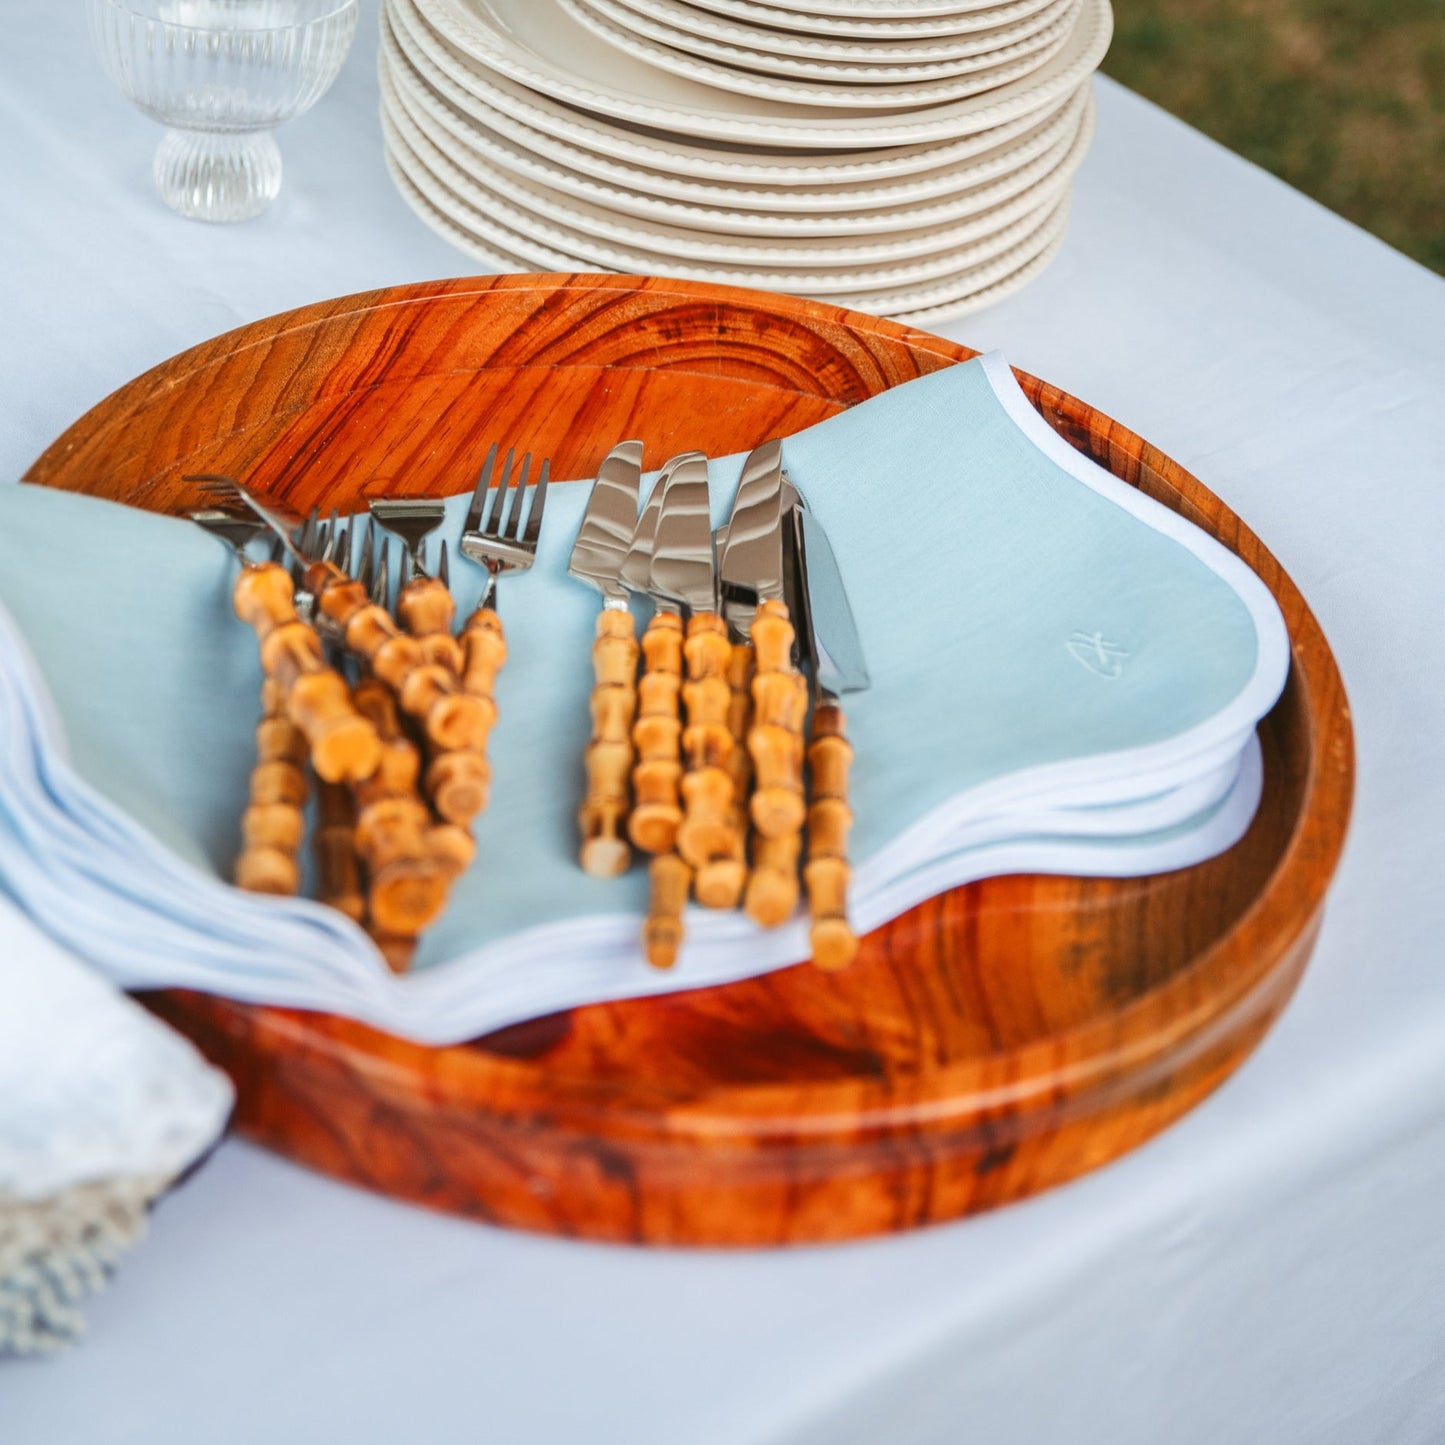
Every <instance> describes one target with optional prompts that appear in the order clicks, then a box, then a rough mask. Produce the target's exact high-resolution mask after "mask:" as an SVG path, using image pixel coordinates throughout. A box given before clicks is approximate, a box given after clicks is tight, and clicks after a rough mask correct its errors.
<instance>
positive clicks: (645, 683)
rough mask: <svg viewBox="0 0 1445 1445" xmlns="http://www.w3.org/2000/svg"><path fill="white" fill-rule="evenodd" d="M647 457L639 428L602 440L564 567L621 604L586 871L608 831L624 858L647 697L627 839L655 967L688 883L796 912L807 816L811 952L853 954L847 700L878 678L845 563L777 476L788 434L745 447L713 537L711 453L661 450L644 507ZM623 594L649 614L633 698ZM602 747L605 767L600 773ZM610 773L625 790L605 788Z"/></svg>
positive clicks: (662, 961)
mask: <svg viewBox="0 0 1445 1445" xmlns="http://www.w3.org/2000/svg"><path fill="white" fill-rule="evenodd" d="M641 464H642V455H641V447H640V445H639V444H637V443H635V442H634V443H625V444H623V446H621V447H619V448H617V449H615V450H614V452H613V453H611V454H609V457H608V458H607V461H606V462H605V463H604V466H603V467H602V468H600V469H599V476H598V480H597V482H596V483H595V484H594V488H593V493H592V496H591V497H590V498H589V501H588V506H587V510H586V513H585V514H584V518H583V523H582V526H581V527H580V528H579V531H578V536H577V541H576V544H575V545H574V548H573V554H572V562H571V564H570V570H571V571H572V573H573V575H574V576H577V577H579V578H580V579H581V580H583V581H585V582H588V583H589V584H590V585H591V586H594V587H596V588H597V589H598V590H599V591H601V592H602V594H603V597H604V599H607V601H605V602H604V614H603V615H604V617H605V616H606V609H607V608H608V607H609V606H610V608H611V609H612V610H613V611H615V612H617V614H618V621H617V622H616V623H614V624H612V628H613V630H612V632H611V634H610V635H609V646H608V647H607V649H606V663H605V682H604V663H603V661H602V660H601V659H602V658H603V656H604V652H603V648H602V641H603V633H602V630H601V629H602V625H603V624H602V623H601V622H599V633H598V643H597V645H595V646H594V665H595V666H596V667H597V673H596V676H597V689H598V690H597V691H594V698H593V718H594V727H593V735H592V741H591V742H590V743H589V746H588V755H587V773H588V793H587V799H586V801H585V802H584V804H583V808H582V811H581V813H580V815H579V816H580V819H581V821H582V828H583V844H582V847H583V859H584V867H586V866H587V859H588V856H589V855H588V849H589V847H590V846H595V843H596V840H598V839H605V840H606V842H607V845H608V847H609V849H610V852H609V855H608V862H609V868H608V870H607V871H609V872H612V871H621V869H622V868H624V867H625V866H626V855H625V852H623V851H622V845H621V838H622V830H623V825H622V819H621V816H620V813H621V811H622V810H624V809H625V808H626V806H627V799H626V795H625V792H624V790H623V789H622V787H621V786H620V777H621V771H620V770H621V767H622V765H623V761H624V760H625V758H626V755H627V753H626V743H625V741H624V740H623V739H622V737H621V733H622V729H623V723H622V719H623V718H624V717H625V716H627V715H629V714H631V713H632V710H633V709H634V707H635V721H634V722H633V725H632V735H631V741H632V745H633V758H634V762H633V767H632V790H631V791H632V801H631V812H630V816H629V817H628V820H627V833H628V836H629V837H630V838H631V841H632V842H633V843H634V844H635V845H636V846H637V847H638V848H639V849H640V850H641V851H643V852H646V853H650V854H652V855H653V856H652V861H651V863H650V865H649V875H650V879H651V900H650V904H649V909H648V915H647V919H646V922H645V924H644V928H643V949H644V952H645V954H646V956H647V958H648V960H649V962H651V963H653V964H654V965H655V966H658V967H668V966H670V965H671V964H672V963H673V962H674V961H675V959H676V956H677V952H678V948H679V946H680V943H681V939H682V915H683V909H684V906H685V904H686V902H687V899H688V897H689V896H692V897H693V898H695V899H696V901H697V902H699V903H701V904H703V905H704V906H707V907H714V908H732V907H736V906H737V905H738V903H739V902H740V901H741V902H742V904H743V906H744V908H745V909H746V911H747V912H748V914H749V916H750V917H752V918H753V919H754V920H755V921H756V922H758V923H760V924H762V925H763V926H765V927H776V926H777V925H779V924H781V923H783V922H785V921H786V920H787V919H788V918H790V917H791V916H792V915H793V913H794V912H795V910H796V908H797V904H798V898H799V872H800V869H799V864H800V859H801V855H802V850H803V830H804V826H805V824H806V825H807V831H808V858H807V864H806V866H805V867H804V868H803V869H802V873H803V877H804V878H805V880H806V883H807V888H808V895H809V901H810V905H811V907H812V911H813V941H814V951H815V957H816V959H817V961H818V962H819V964H820V966H822V967H841V966H842V965H843V964H845V963H846V962H847V961H848V960H849V959H850V958H851V957H852V956H853V953H854V952H855V951H856V947H857V943H856V939H855V938H854V937H853V934H852V932H851V929H850V927H849V924H848V920H847V910H846V892H847V884H848V878H849V868H848V862H847V836H848V830H849V827H850V825H851V821H852V814H851V811H850V809H849V803H848V797H847V781H848V768H849V764H850V762H851V757H852V753H851V748H850V745H849V743H848V741H847V737H846V732H845V727H844V720H843V713H842V709H841V706H840V704H839V701H838V697H839V694H840V693H842V692H847V691H852V690H856V689H859V688H862V687H866V686H867V672H866V668H865V667H864V666H863V663H862V651H861V648H860V646H859V644H858V640H857V631H856V628H854V627H853V626H852V615H851V612H850V611H849V609H848V606H847V598H846V594H845V593H844V591H843V588H842V577H841V574H840V573H839V572H838V569H837V563H836V560H835V559H834V558H833V554H832V551H831V548H830V547H829V546H828V543H827V538H826V536H825V535H824V534H823V532H822V528H821V526H820V525H819V524H818V522H817V519H816V518H815V517H813V515H812V514H811V513H810V512H809V511H808V510H807V506H806V503H805V502H804V501H803V499H802V497H801V496H800V495H799V493H798V491H797V489H796V488H795V487H794V486H793V485H792V484H791V482H790V481H789V480H788V478H787V477H786V475H785V473H784V471H783V465H782V447H781V444H780V443H779V442H776V441H773V442H768V443H765V444H764V445H763V446H761V447H759V448H757V449H756V450H755V451H754V452H753V453H752V454H751V455H750V456H749V457H748V458H747V460H746V462H745V464H744V467H743V471H742V478H741V481H740V483H739V487H738V491H737V495H736V498H735V500H734V504H733V508H732V513H731V515H730V517H729V518H728V521H727V522H726V523H725V524H724V525H723V526H722V527H721V528H719V529H718V531H717V532H716V533H715V534H714V533H713V531H712V530H711V522H710V519H709V511H710V508H709V494H708V480H707V461H706V458H705V457H704V456H702V454H700V453H695V452H694V453H684V454H682V455H680V456H675V457H673V458H671V459H670V460H669V461H667V463H666V464H665V465H664V466H663V468H662V470H661V472H660V473H659V474H658V477H657V479H656V481H655V482H654V484H653V488H652V492H651V494H650V495H649V497H648V500H647V503H646V505H645V506H644V507H643V508H642V511H641V514H640V515H638V513H637V502H636V498H637V492H638V483H639V480H640V473H641ZM604 519H605V520H604ZM629 521H631V523H632V525H631V530H630V533H629V530H628V523H629ZM810 564H811V565H812V566H813V572H810V570H809V569H810ZM814 573H816V576H815V575H814ZM626 592H631V593H632V594H633V595H637V596H642V597H645V598H646V599H648V601H649V602H650V603H651V606H652V608H653V613H652V618H651V620H650V621H649V623H648V626H647V630H646V632H645V633H644V634H643V638H642V645H641V651H642V653H643V657H644V663H643V670H642V675H641V677H640V678H639V679H638V680H637V685H636V690H635V692H634V691H633V690H632V688H631V682H632V676H633V670H634V669H635V667H636V648H635V644H633V646H632V648H630V649H629V648H627V647H626V646H625V644H627V643H632V642H633V637H634V633H633V629H632V623H631V618H630V615H629V616H628V617H627V619H626V621H625V622H623V621H622V613H621V608H622V607H623V606H624V605H625V603H624V601H623V597H624V595H625V593H626ZM684 617H685V618H686V625H685V627H684ZM611 639H616V642H615V643H614V642H613V641H612V640H611ZM604 689H606V690H607V691H604ZM604 699H605V700H604ZM810 712H811V715H812V719H813V725H812V738H811V742H807V741H806V739H805V729H806V727H807V722H808V718H809V714H810ZM603 749H606V750H607V751H606V754H605V756H606V758H607V759H608V767H609V768H611V770H612V771H611V772H605V771H604V770H602V769H600V768H599V762H600V755H601V752H602V750H603ZM599 774H601V775H604V776H606V777H607V778H608V779H609V781H610V782H611V783H612V784H614V786H611V787H610V788H608V789H603V788H600V787H599V786H598V784H597V776H598V775H599ZM809 776H810V777H811V790H810V791H809V790H808V781H809ZM604 808H605V809H606V810H607V811H606V815H605V816H606V821H605V823H604V822H603V821H602V818H603V809H604ZM588 871H598V872H600V871H601V870H600V869H593V868H589V869H588Z"/></svg>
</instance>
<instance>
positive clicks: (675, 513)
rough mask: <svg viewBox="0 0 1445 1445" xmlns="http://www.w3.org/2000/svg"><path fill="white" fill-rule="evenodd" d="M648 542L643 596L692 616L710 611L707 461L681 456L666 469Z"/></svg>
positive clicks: (711, 579) (714, 600) (713, 584)
mask: <svg viewBox="0 0 1445 1445" xmlns="http://www.w3.org/2000/svg"><path fill="white" fill-rule="evenodd" d="M665 483H666V484H665V486H664V479H662V478H659V480H658V486H659V487H661V488H662V489H663V497H662V504H661V507H660V509H659V511H658V514H657V526H656V532H655V535H654V537H653V539H652V559H651V566H650V568H649V572H648V591H649V592H650V593H651V594H652V596H653V597H654V598H657V599H659V600H662V601H667V602H672V603H674V604H680V605H681V606H684V607H686V608H687V610H688V611H689V613H691V614H692V615H693V616H697V615H699V614H705V613H709V612H714V611H716V607H717V598H716V582H715V579H714V565H713V543H712V521H711V518H710V516H709V508H708V488H707V458H706V457H705V456H704V455H703V454H702V453H701V452H685V453H684V454H683V455H682V456H679V457H674V458H673V459H672V460H671V461H670V462H669V463H668V464H667V476H666V478H665Z"/></svg>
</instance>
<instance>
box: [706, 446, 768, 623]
mask: <svg viewBox="0 0 1445 1445" xmlns="http://www.w3.org/2000/svg"><path fill="white" fill-rule="evenodd" d="M782 480H783V444H782V442H780V441H770V442H764V443H763V445H762V446H760V447H756V448H754V450H753V451H752V452H751V453H749V455H748V458H747V460H746V461H745V462H744V463H743V471H742V477H741V479H740V480H739V482H738V490H737V496H736V497H735V498H734V499H733V507H732V514H731V516H729V518H728V521H727V534H726V538H725V540H724V542H723V544H722V551H721V553H720V555H719V558H718V579H719V583H720V585H721V588H722V593H723V611H724V615H725V616H726V617H727V620H728V624H729V625H730V626H731V627H734V628H735V629H736V630H737V631H738V633H739V634H740V635H742V636H743V637H749V636H751V632H752V623H753V615H754V613H755V612H756V610H757V604H758V602H760V601H761V600H762V599H763V598H765V597H766V598H774V599H777V598H781V597H782V591H783V532H782V498H781V495H780V488H781V485H782Z"/></svg>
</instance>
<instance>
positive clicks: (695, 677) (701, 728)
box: [677, 612, 733, 870]
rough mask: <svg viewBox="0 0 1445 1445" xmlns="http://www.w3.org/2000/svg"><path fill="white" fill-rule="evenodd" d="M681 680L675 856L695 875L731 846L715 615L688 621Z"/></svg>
mask: <svg viewBox="0 0 1445 1445" xmlns="http://www.w3.org/2000/svg"><path fill="white" fill-rule="evenodd" d="M683 653H684V655H685V656H686V658H687V681H686V682H685V683H684V684H683V687H682V699H683V704H684V707H685V711H686V714H687V726H686V727H685V728H684V729H683V733H682V750H683V756H684V757H685V758H686V760H687V771H686V773H685V774H684V775H683V779H682V795H683V801H684V804H685V812H684V814H683V819H682V822H681V824H680V825H679V826H678V830H677V851H678V852H679V853H680V854H682V858H683V861H684V862H685V863H686V864H687V865H688V867H690V868H692V869H694V870H696V869H699V868H701V867H703V866H704V865H705V864H707V863H708V862H710V861H711V860H712V859H714V858H726V857H728V856H729V853H730V850H731V848H732V843H733V831H732V827H731V825H730V814H731V812H732V801H733V777H732V773H731V771H730V770H729V767H728V763H729V759H730V757H731V755H732V751H733V735H732V733H731V731H730V730H729V729H728V710H729V706H730V703H731V700H732V695H731V692H730V691H729V688H728V663H729V662H730V661H731V659H732V648H731V647H730V646H729V645H728V637H727V624H726V623H725V622H724V621H723V620H722V618H721V617H719V616H718V615H717V614H716V613H715V612H697V613H694V614H693V615H692V617H690V618H689V619H688V624H687V641H686V643H685V644H684V646H683Z"/></svg>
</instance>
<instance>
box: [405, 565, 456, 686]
mask: <svg viewBox="0 0 1445 1445" xmlns="http://www.w3.org/2000/svg"><path fill="white" fill-rule="evenodd" d="M396 611H397V615H398V616H399V617H400V618H401V625H402V626H403V627H405V628H406V630H407V631H408V632H409V633H411V635H412V636H413V637H415V638H416V640H417V641H418V642H420V643H421V647H422V654H423V656H425V658H426V660H427V661H428V662H429V663H433V664H434V665H436V666H438V667H447V668H450V669H451V670H452V671H453V672H454V673H456V674H457V675H458V677H460V675H461V670H462V645H461V643H460V642H458V641H457V639H456V638H455V637H453V636H452V623H453V622H454V621H455V620H456V615H457V604H456V602H455V601H454V600H453V598H452V594H451V590H450V589H449V588H448V587H446V586H445V585H444V584H443V583H442V582H441V581H440V580H438V579H437V578H435V577H413V578H412V580H411V581H410V582H408V583H407V584H406V586H405V587H403V588H402V589H401V595H400V596H399V597H398V598H397V599H396Z"/></svg>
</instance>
